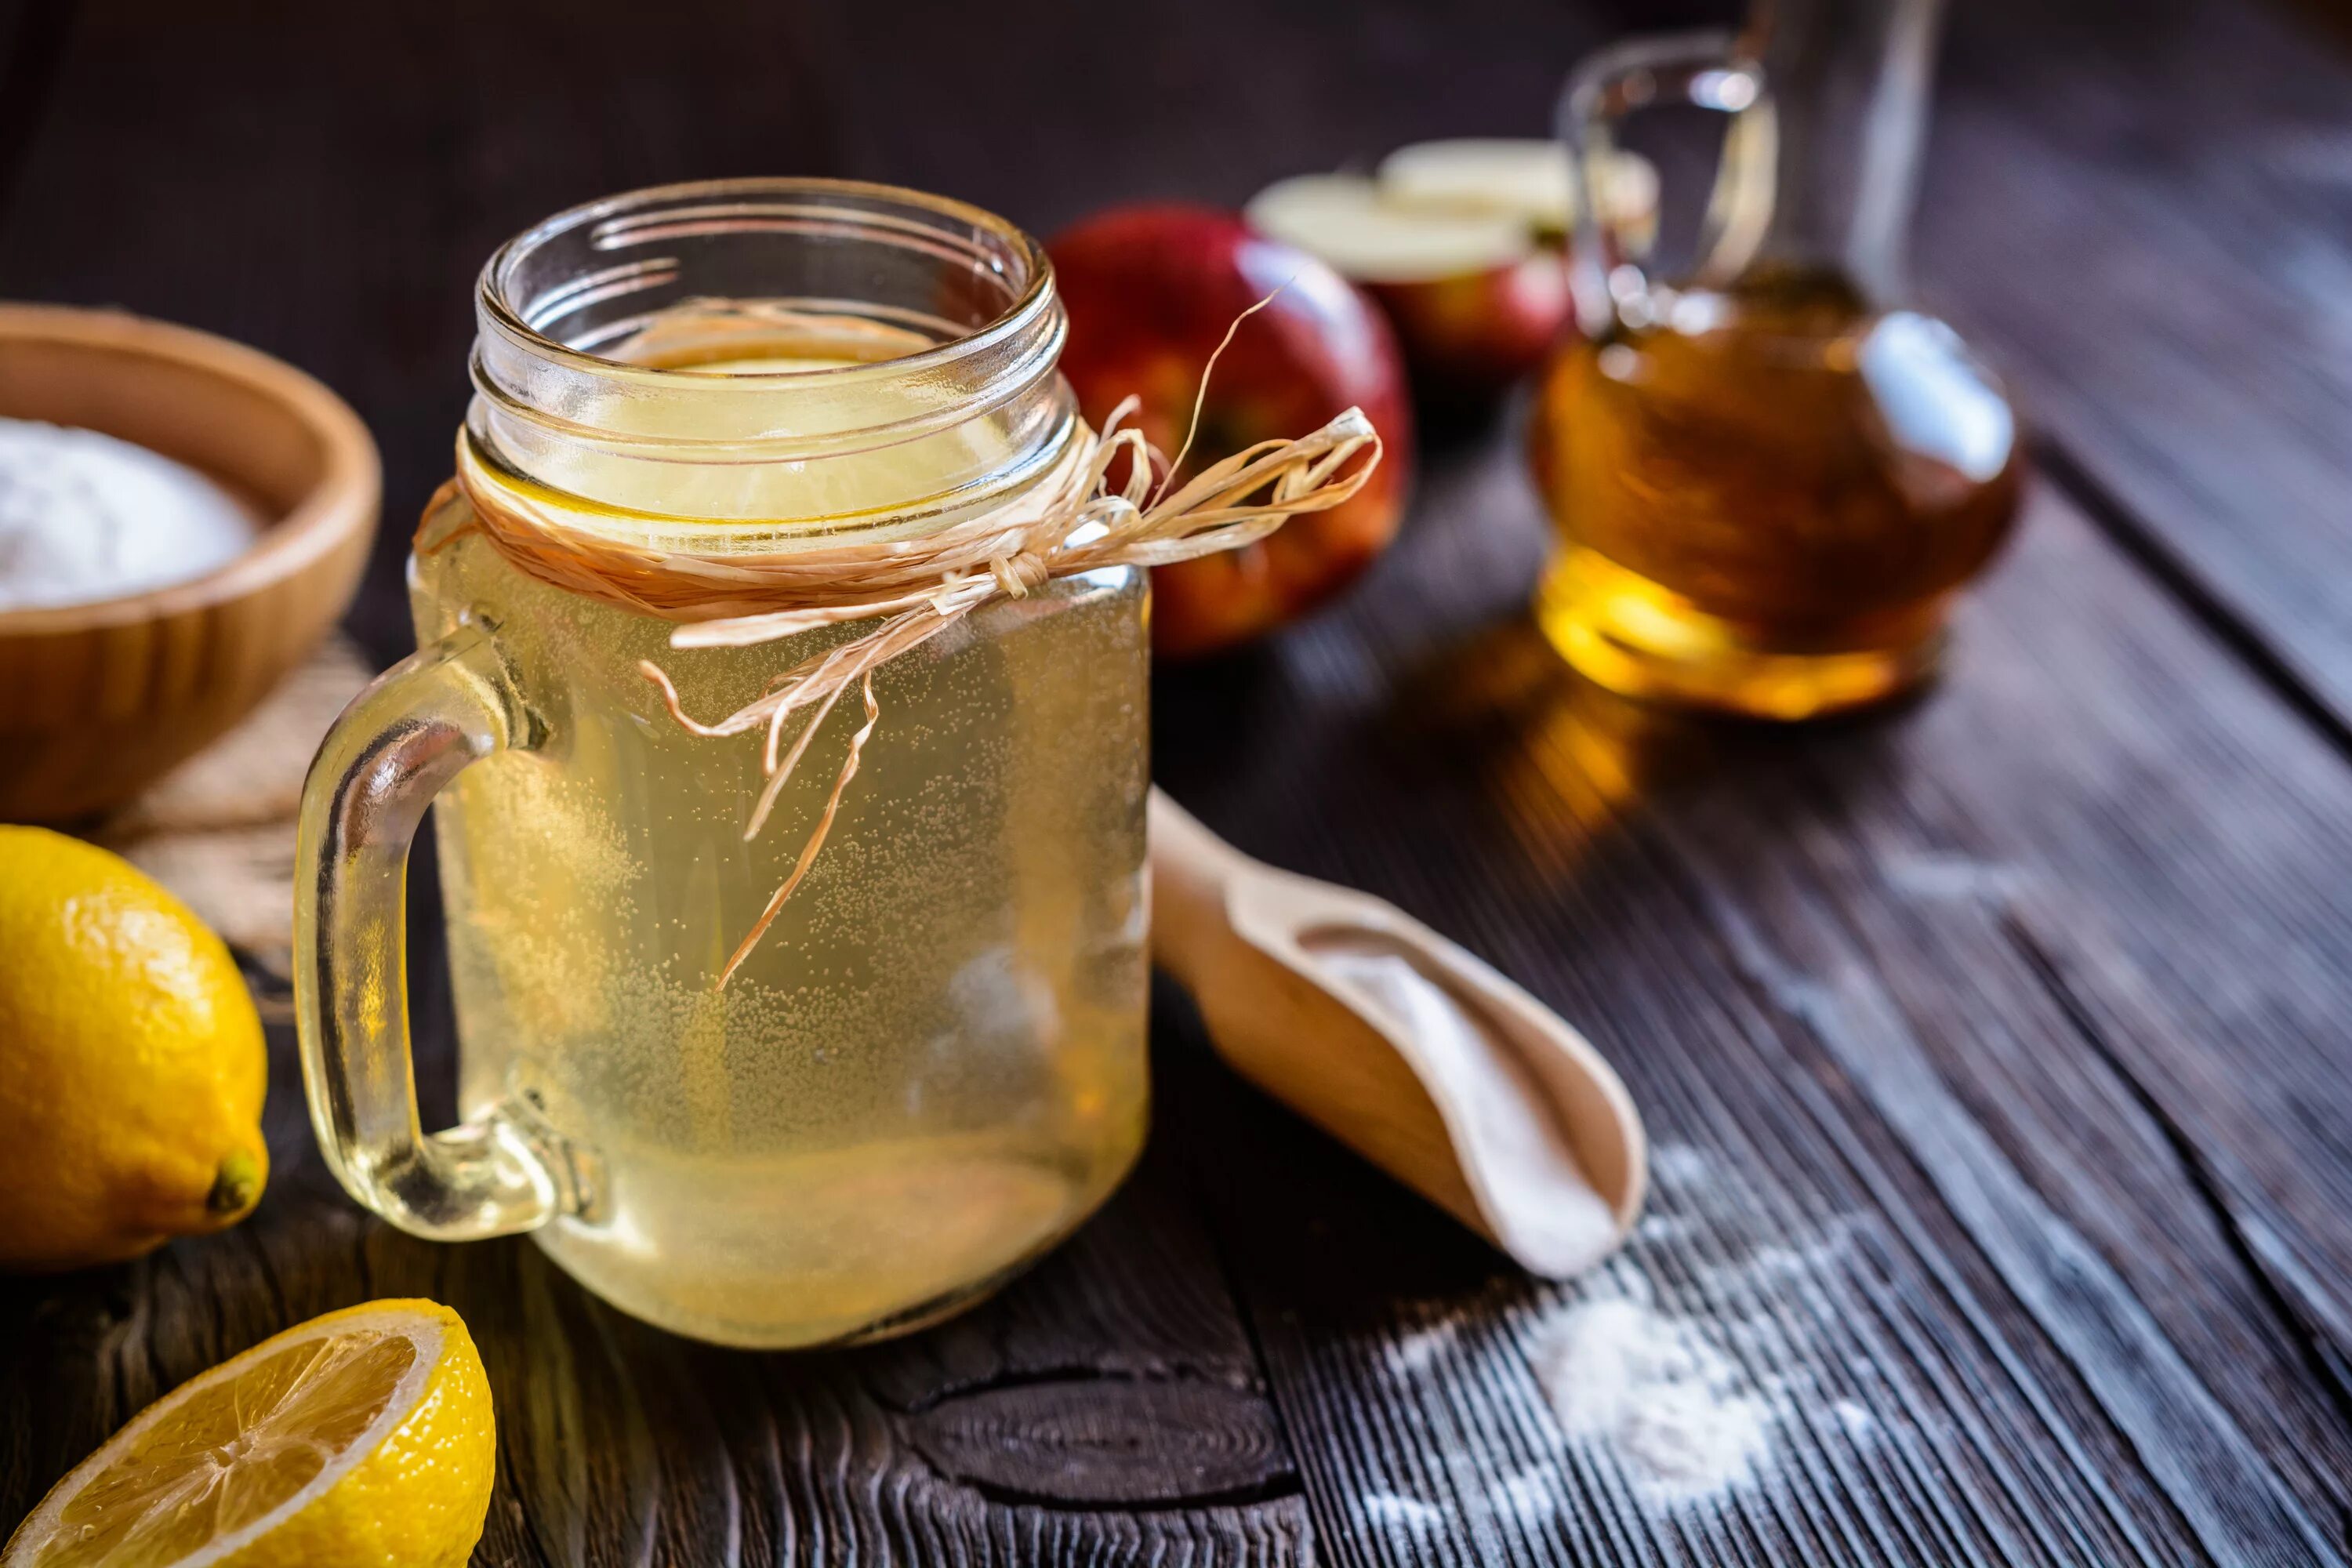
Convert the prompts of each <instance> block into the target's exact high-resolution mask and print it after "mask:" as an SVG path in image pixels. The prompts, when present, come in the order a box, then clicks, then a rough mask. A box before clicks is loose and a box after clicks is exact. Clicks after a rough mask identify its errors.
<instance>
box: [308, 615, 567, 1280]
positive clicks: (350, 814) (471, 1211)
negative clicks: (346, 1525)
mask: <svg viewBox="0 0 2352 1568" xmlns="http://www.w3.org/2000/svg"><path fill="white" fill-rule="evenodd" d="M523 729H524V721H523V717H522V710H521V705H520V701H519V700H518V699H516V697H515V696H514V694H513V689H512V686H511V683H510V682H509V679H507V676H506V672H505V668H504V666H503V664H502V662H501V661H500V659H499V655H498V652H497V649H496V647H494V646H493V644H492V641H491V638H490V636H489V633H488V630H486V629H485V628H484V627H482V626H464V627H461V628H459V629H458V630H457V631H456V632H454V633H452V634H451V635H450V636H449V637H446V638H444V639H442V640H441V641H440V642H437V643H436V644H434V645H433V646H431V647H425V648H423V649H420V650H419V651H418V652H416V653H415V654H414V655H412V656H411V657H409V658H406V659H404V660H403V661H402V662H401V663H399V664H397V665H394V667H393V668H391V669H389V670H386V671H385V672H384V673H383V675H382V676H380V677H378V678H377V679H376V680H375V682H374V684H373V685H371V686H370V687H369V688H368V689H366V690H365V691H363V692H362V693H361V694H360V695H359V697H358V698H356V699H355V700H353V701H352V705H351V706H350V707H349V708H347V709H345V710H343V714H342V716H341V718H340V719H338V720H336V721H335V726H334V728H333V729H332V730H331V731H329V732H328V734H327V738H326V740H325V742H323V743H322V744H321V745H320V749H319V754H318V756H317V758H316V759H315V760H314V761H313V762H312V763H311V764H310V777H309V779H308V781H307V782H306V783H305V784H304V785H303V789H302V810H301V827H300V836H299V843H298V847H297V850H296V862H295V908H294V963H295V970H294V990H295V1008H296V1023H297V1028H298V1031H299V1036H300V1040H301V1052H302V1079H303V1085H304V1087H305V1088H306V1089H308V1090H309V1094H310V1121H311V1125H312V1126H313V1127H314V1128H316V1129H317V1131H318V1135H319V1147H320V1150H321V1151H322V1152H324V1153H325V1155H326V1159H327V1163H328V1165H329V1167H330V1168H331V1169H332V1170H333V1171H334V1173H335V1175H336V1177H337V1178H338V1179H339V1180H340V1181H341V1183H342V1184H343V1186H344V1189H345V1190H346V1191H348V1192H349V1193H350V1194H352V1197H354V1198H356V1199H358V1200H359V1201H360V1202H361V1203H362V1204H364V1205H366V1206H368V1207H369V1208H371V1209H373V1210H374V1211H375V1212H376V1213H378V1214H380V1215H383V1216H384V1218H386V1219H388V1220H390V1221H391V1222H392V1223H393V1224H394V1225H396V1226H399V1227H400V1228H401V1229H403V1230H405V1231H408V1232H411V1233H412V1234H415V1235H417V1236H424V1237H432V1238H434V1239H436V1240H443V1241H462V1240H468V1239H471V1238H474V1237H487V1236H498V1235H502V1234H504V1233H506V1232H509V1231H518V1230H528V1229H530V1228H531V1227H533V1226H539V1225H543V1224H545V1223H546V1222H547V1220H548V1219H550V1218H551V1217H552V1216H553V1215H556V1214H558V1213H563V1212H574V1213H576V1212H580V1211H581V1209H582V1208H583V1194H582V1192H581V1186H580V1183H579V1182H578V1180H577V1179H576V1177H574V1176H573V1175H572V1171H573V1162H572V1159H571V1158H569V1157H568V1155H567V1154H566V1153H565V1152H563V1151H561V1150H559V1149H557V1148H556V1147H554V1146H553V1141H552V1140H551V1138H550V1137H549V1136H548V1135H547V1133H546V1132H545V1131H543V1130H541V1129H540V1128H538V1127H537V1126H536V1125H535V1119H534V1118H531V1117H530V1116H529V1115H527V1114H524V1115H518V1114H516V1113H515V1110H514V1109H513V1108H511V1107H509V1106H505V1105H498V1106H493V1107H491V1108H489V1109H488V1110H484V1111H481V1112H478V1113H477V1114H476V1115H474V1116H473V1117H471V1118H469V1119H468V1120H467V1121H464V1122H462V1123H460V1124H459V1125H458V1126H457V1127H453V1128H450V1129H448V1130H447V1131H442V1132H436V1133H432V1134H429V1135H428V1134H426V1133H425V1131H423V1130H422V1129H421V1128H420V1127H419V1125H418V1122H417V1115H416V1079H415V1069H414V1068H413V1066H412V1064H411V1062H410V1058H409V1043H408V995H407V971H408V963H407V959H408V953H407V925H406V921H407V877H408V847H409V844H410V841H411V840H412V839H414V838H415V836H416V827H417V824H418V823H419V822H420V821H421V820H422V819H423V817H424V816H425V807H426V806H428V805H431V804H432V802H433V797H434V796H435V795H436V794H438V793H439V792H440V790H441V788H442V786H443V785H445V784H447V783H448V782H449V781H450V780H451V779H453V778H455V777H456V776H457V773H458V772H459V771H460V770H461V769H463V768H464V767H465V766H466V765H467V763H472V762H476V761H478V760H479V759H481V758H483V757H487V756H489V755H490V754H491V753H493V752H499V751H501V750H504V749H506V748H508V747H509V746H512V745H514V744H516V743H517V736H518V734H519V733H520V732H521V731H523Z"/></svg>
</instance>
